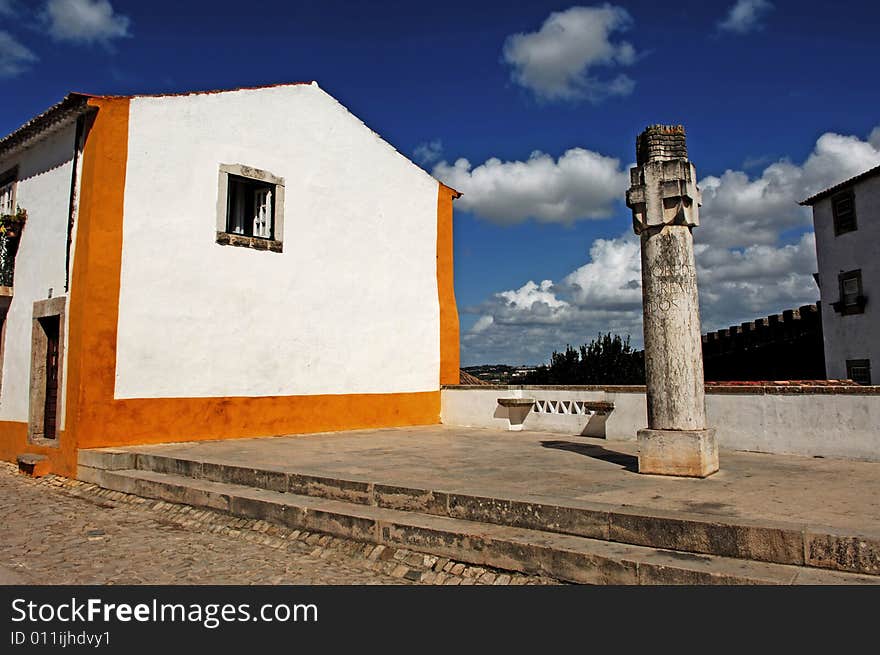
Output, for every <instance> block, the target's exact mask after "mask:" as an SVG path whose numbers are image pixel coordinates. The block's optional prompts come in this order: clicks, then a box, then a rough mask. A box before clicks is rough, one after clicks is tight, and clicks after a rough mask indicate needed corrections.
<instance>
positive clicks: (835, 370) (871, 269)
mask: <svg viewBox="0 0 880 655" xmlns="http://www.w3.org/2000/svg"><path fill="white" fill-rule="evenodd" d="M801 204H802V205H809V206H811V207H812V208H813V224H814V227H815V232H816V257H817V259H818V263H819V272H818V274H817V280H818V283H819V292H820V296H821V301H822V333H823V336H824V340H825V368H826V373H827V376H828V377H829V378H830V379H841V378H850V379H852V380H855V381H856V382H860V383H862V384H872V383H873V384H876V383H877V382H878V379H877V378H878V366H880V166H877V167H876V168H872V169H871V170H868V171H865V172H864V173H862V174H861V175H857V176H856V177H853V178H851V179H849V180H846V181H844V182H841V183H840V184H837V185H835V186H833V187H831V188H829V189H825V190H824V191H822V192H820V193H817V194H815V195H813V196H811V197H809V198H807V199H806V200H804V201H803V202H802V203H801ZM872 367H873V371H872Z"/></svg>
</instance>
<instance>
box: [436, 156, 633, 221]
mask: <svg viewBox="0 0 880 655" xmlns="http://www.w3.org/2000/svg"><path fill="white" fill-rule="evenodd" d="M434 176H435V177H437V178H438V179H440V180H442V181H443V182H444V183H446V184H448V185H449V186H451V187H453V188H454V189H457V190H458V191H461V193H462V194H463V195H462V197H461V198H460V199H459V200H457V201H456V207H459V208H461V209H463V210H465V211H471V212H473V213H475V214H477V215H478V216H481V217H483V218H486V219H488V220H490V221H492V222H494V223H498V224H501V225H510V224H514V223H521V222H522V221H524V220H526V219H528V218H534V219H536V220H538V221H540V222H542V223H572V222H574V221H576V220H581V219H591V218H607V217H608V216H610V215H611V213H612V210H613V207H614V203H615V202H617V201H621V200H622V198H623V196H624V192H625V191H626V187H627V184H628V183H629V176H628V174H627V173H626V172H625V171H624V170H623V169H621V167H620V161H619V160H617V159H614V158H612V157H605V156H604V155H600V154H598V153H595V152H592V151H590V150H585V149H583V148H572V149H571V150H568V151H567V152H565V154H563V155H562V156H561V157H560V158H559V159H558V160H554V159H553V157H551V156H550V155H547V154H544V153H542V152H538V151H535V152H533V153H532V155H531V156H530V157H529V158H528V159H527V160H526V161H506V162H502V161H501V160H500V159H497V158H494V157H493V158H492V159H489V160H487V161H486V162H484V163H483V164H480V165H479V166H477V167H476V168H474V167H472V166H471V163H470V162H469V161H468V160H467V159H459V160H458V161H456V162H455V164H448V163H447V162H445V161H443V162H440V163H439V164H437V165H436V166H435V167H434Z"/></svg>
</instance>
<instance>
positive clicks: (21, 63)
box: [0, 31, 37, 78]
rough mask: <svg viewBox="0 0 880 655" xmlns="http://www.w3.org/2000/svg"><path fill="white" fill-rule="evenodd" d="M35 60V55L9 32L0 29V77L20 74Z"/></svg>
mask: <svg viewBox="0 0 880 655" xmlns="http://www.w3.org/2000/svg"><path fill="white" fill-rule="evenodd" d="M35 61H37V56H36V55H35V54H34V53H33V52H31V51H30V49H29V48H27V47H26V46H25V45H23V44H22V43H20V42H19V41H18V40H17V39H16V38H15V37H14V36H12V35H11V34H10V33H9V32H4V31H0V78H9V77H15V76H16V75H21V74H22V73H24V72H25V71H26V70H28V69H29V68H30V67H31V64H33V63H34V62H35Z"/></svg>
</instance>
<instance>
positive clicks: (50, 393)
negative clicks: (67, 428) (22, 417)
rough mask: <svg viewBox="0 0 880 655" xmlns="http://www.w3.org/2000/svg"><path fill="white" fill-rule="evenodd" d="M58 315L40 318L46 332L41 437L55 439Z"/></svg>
mask: <svg viewBox="0 0 880 655" xmlns="http://www.w3.org/2000/svg"><path fill="white" fill-rule="evenodd" d="M60 318H61V317H60V316H57V315H56V316H47V317H46V318H41V319H40V323H41V325H42V326H43V331H44V332H45V333H46V401H45V404H44V409H43V438H44V439H55V438H56V437H57V436H58V434H57V430H58V409H57V408H58V371H59V368H60V366H59V342H60V340H59V336H60V327H61V326H60V320H59V319H60Z"/></svg>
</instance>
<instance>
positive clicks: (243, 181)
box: [217, 164, 284, 252]
mask: <svg viewBox="0 0 880 655" xmlns="http://www.w3.org/2000/svg"><path fill="white" fill-rule="evenodd" d="M217 200H218V204H217V243H219V244H221V245H224V246H243V247H246V248H253V249H255V250H271V251H273V252H281V251H282V247H283V243H282V242H283V226H284V179H283V178H280V177H277V176H276V175H273V174H272V173H270V172H268V171H263V170H260V169H257V168H252V167H250V166H243V165H241V164H221V165H220V184H219V189H218V199H217Z"/></svg>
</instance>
